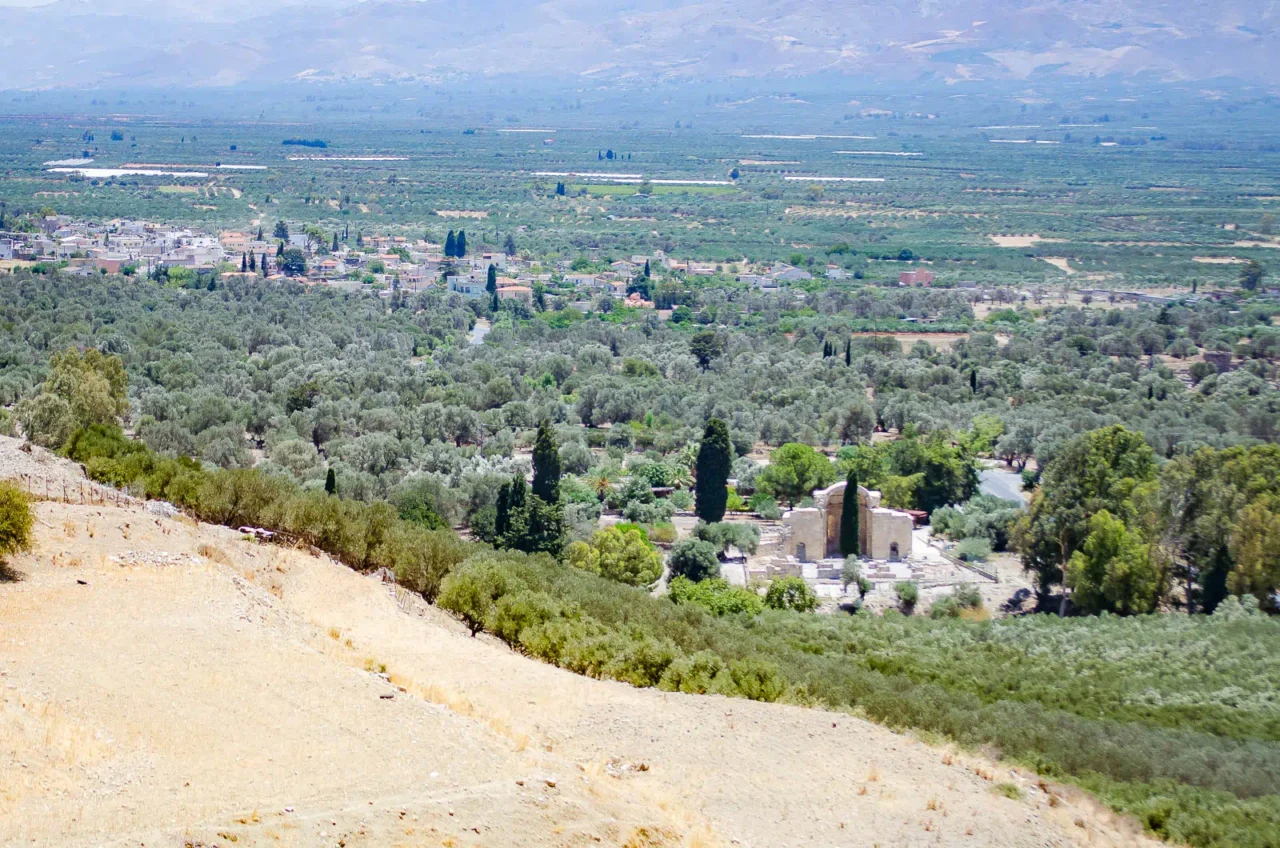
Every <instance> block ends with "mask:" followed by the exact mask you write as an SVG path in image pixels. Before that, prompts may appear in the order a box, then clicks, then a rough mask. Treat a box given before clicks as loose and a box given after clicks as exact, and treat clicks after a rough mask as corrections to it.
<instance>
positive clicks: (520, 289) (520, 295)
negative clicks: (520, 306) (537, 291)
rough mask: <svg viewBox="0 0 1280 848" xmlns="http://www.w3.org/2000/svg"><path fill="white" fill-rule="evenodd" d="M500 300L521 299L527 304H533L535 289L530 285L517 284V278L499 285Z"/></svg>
mask: <svg viewBox="0 0 1280 848" xmlns="http://www.w3.org/2000/svg"><path fill="white" fill-rule="evenodd" d="M498 299H499V300H519V301H521V302H522V303H524V304H525V305H532V304H533V289H531V288H529V287H528V286H521V285H517V284H516V282H515V280H511V281H510V282H509V284H507V285H502V284H501V283H500V284H499V285H498Z"/></svg>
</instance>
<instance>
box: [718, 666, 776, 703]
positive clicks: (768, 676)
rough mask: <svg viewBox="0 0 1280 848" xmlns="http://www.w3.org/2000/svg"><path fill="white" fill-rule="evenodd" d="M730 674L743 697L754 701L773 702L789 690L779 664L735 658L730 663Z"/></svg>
mask: <svg viewBox="0 0 1280 848" xmlns="http://www.w3.org/2000/svg"><path fill="white" fill-rule="evenodd" d="M729 674H730V676H731V677H732V678H733V685H734V687H735V688H736V689H737V690H738V691H739V692H741V693H742V697H744V698H749V699H750V700H752V701H768V702H773V701H776V700H778V699H779V698H781V697H782V696H783V694H784V693H785V692H786V691H787V685H786V683H784V682H783V680H782V678H781V677H780V676H779V675H778V668H777V666H775V665H773V664H772V663H767V662H762V661H760V660H755V659H746V660H735V661H734V662H733V663H731V664H730V665H729Z"/></svg>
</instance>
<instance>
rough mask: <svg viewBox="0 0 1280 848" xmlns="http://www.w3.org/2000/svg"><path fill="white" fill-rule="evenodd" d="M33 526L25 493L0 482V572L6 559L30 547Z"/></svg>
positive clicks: (33, 521) (11, 484)
mask: <svg viewBox="0 0 1280 848" xmlns="http://www.w3.org/2000/svg"><path fill="white" fill-rule="evenodd" d="M34 525H35V518H34V517H33V516H32V514H31V502H30V500H29V499H28V498H27V493H26V492H24V491H23V490H22V489H20V488H18V487H17V486H15V485H14V484H13V483H10V482H7V481H3V482H0V570H3V569H4V567H5V565H4V560H5V558H6V557H8V556H10V555H11V554H16V553H18V552H19V551H25V550H27V549H28V548H30V547H31V528H32V527H33V526H34Z"/></svg>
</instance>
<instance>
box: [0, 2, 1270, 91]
mask: <svg viewBox="0 0 1280 848" xmlns="http://www.w3.org/2000/svg"><path fill="white" fill-rule="evenodd" d="M21 1H22V2H31V0H21ZM11 2H13V0H11ZM1278 16H1280V2H1277V0H1225V1H1224V2H1214V0H878V2H871V1H870V0H789V1H788V2H777V0H701V2H699V0H546V1H545V2H517V0H448V2H446V0H366V2H353V0H306V2H302V0H207V2H198V0H57V2H53V3H49V4H47V5H43V6H35V7H14V6H12V5H9V6H4V7H0V32H3V33H5V35H4V37H3V42H2V43H3V46H4V48H5V55H7V56H8V57H9V61H8V62H5V63H4V64H3V66H0V88H4V89H13V88H25V89H30V88H51V87H55V88H56V87H84V86H116V85H120V86H124V85H129V86H135V85H157V86H225V85H235V84H238V83H244V82H255V83H278V82H286V81H291V80H297V79H316V80H350V79H364V80H395V79H401V80H425V81H437V80H444V79H449V78H457V77H460V76H466V77H485V76H495V75H501V74H536V75H539V76H544V77H545V76H563V77H566V78H577V79H582V80H594V81H604V82H610V81H632V82H634V81H645V80H652V79H662V78H680V79H715V78H724V77H789V76H803V75H808V74H815V73H820V72H833V71H834V72H841V73H848V74H854V75H862V76H873V77H874V76H881V77H885V78H892V79H913V78H916V77H919V76H921V75H929V76H932V77H935V78H939V79H947V80H963V79H973V78H980V79H1010V78H1013V79H1019V78H1035V77H1037V76H1038V75H1039V76H1043V75H1056V76H1074V77H1087V76H1090V75H1096V76H1105V75H1122V76H1128V75H1136V74H1142V73H1148V74H1153V75H1156V76H1158V77H1160V78H1163V79H1173V80H1188V79H1190V80H1195V79H1211V78H1215V77H1223V76H1227V77H1237V78H1241V79H1245V80H1255V81H1261V82H1266V83H1274V82H1280V61H1277V60H1276V58H1275V56H1276V53H1277V50H1276V48H1277V47H1278V46H1280V44H1278V42H1280V39H1278V38H1277V17H1278Z"/></svg>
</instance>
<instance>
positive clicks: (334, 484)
mask: <svg viewBox="0 0 1280 848" xmlns="http://www.w3.org/2000/svg"><path fill="white" fill-rule="evenodd" d="M324 493H325V494H326V495H336V494H338V475H337V474H334V473H333V469H332V468H330V469H329V471H328V473H326V474H325V475H324Z"/></svg>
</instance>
